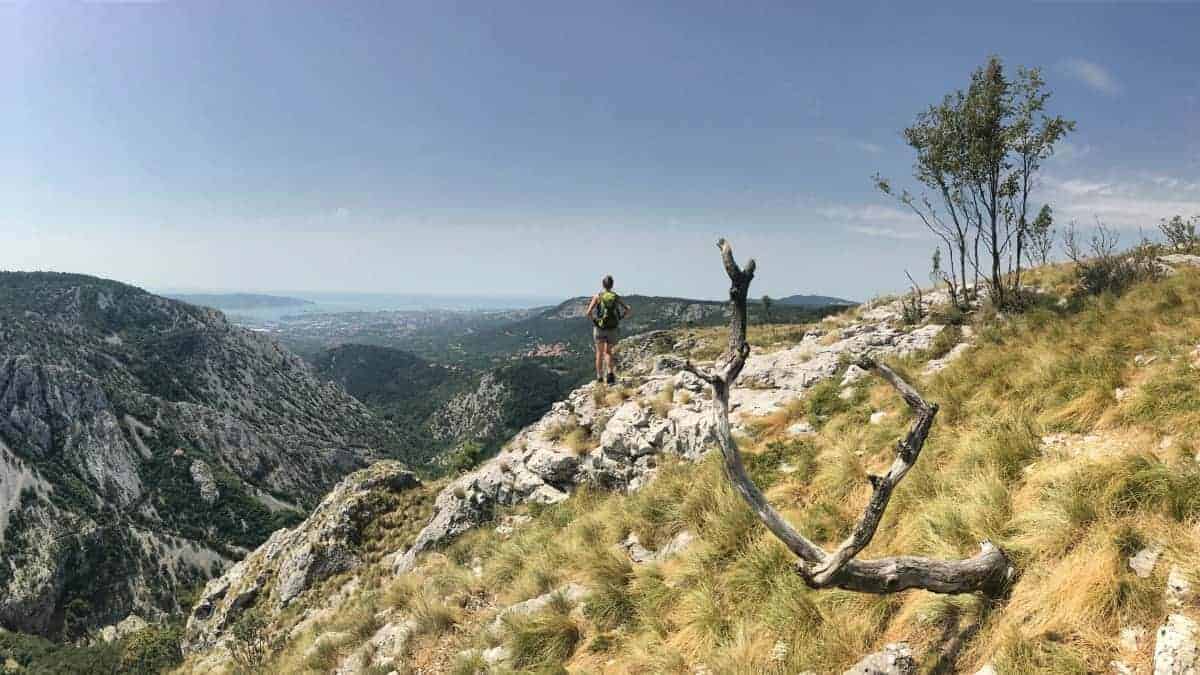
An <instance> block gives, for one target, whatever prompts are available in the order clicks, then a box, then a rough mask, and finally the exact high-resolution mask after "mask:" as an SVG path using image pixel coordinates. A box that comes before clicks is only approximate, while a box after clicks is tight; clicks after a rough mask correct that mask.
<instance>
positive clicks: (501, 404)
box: [429, 372, 513, 440]
mask: <svg viewBox="0 0 1200 675" xmlns="http://www.w3.org/2000/svg"><path fill="white" fill-rule="evenodd" d="M512 397H513V390H512V388H511V387H509V386H508V385H507V384H506V383H505V382H503V381H502V380H501V379H499V378H498V377H496V373H495V372H487V373H484V374H483V376H482V377H481V378H480V379H479V386H477V387H476V388H475V389H474V390H473V391H469V392H464V393H462V394H459V395H458V396H455V397H454V398H452V399H450V400H449V401H447V402H446V404H445V405H444V406H442V409H441V410H440V411H439V412H438V415H437V416H435V417H434V418H433V419H432V420H431V421H430V425H429V427H430V431H431V432H432V434H433V437H434V439H436V440H452V439H462V438H484V437H488V436H494V435H495V434H496V433H497V432H498V431H499V430H500V426H501V424H502V423H503V411H504V410H505V409H506V408H507V407H510V406H511V405H512Z"/></svg>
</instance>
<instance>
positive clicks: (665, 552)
mask: <svg viewBox="0 0 1200 675" xmlns="http://www.w3.org/2000/svg"><path fill="white" fill-rule="evenodd" d="M695 540H696V536H695V535H693V534H692V533H691V532H689V531H688V530H681V531H680V532H679V533H677V534H676V535H675V536H674V537H671V540H670V541H668V542H667V543H666V544H663V547H662V548H660V549H659V550H657V551H651V550H649V549H647V548H646V547H645V546H642V541H641V539H640V538H639V537H638V536H637V534H636V533H634V532H630V533H629V536H628V537H625V539H624V540H623V541H622V542H621V544H620V546H621V548H623V549H624V550H625V553H626V554H627V555H628V556H629V559H630V560H631V561H633V562H635V563H645V562H661V561H663V560H667V559H669V558H673V557H675V556H677V555H679V554H680V553H682V552H683V551H685V550H686V549H687V548H688V547H689V546H691V545H692V542H694V541H695Z"/></svg>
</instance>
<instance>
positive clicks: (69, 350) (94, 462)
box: [0, 272, 404, 639]
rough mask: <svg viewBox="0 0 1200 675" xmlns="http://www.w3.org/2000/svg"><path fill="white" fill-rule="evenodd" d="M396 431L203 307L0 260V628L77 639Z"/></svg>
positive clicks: (310, 495)
mask: <svg viewBox="0 0 1200 675" xmlns="http://www.w3.org/2000/svg"><path fill="white" fill-rule="evenodd" d="M403 450H404V448H403V444H402V442H401V438H400V436H399V434H398V433H397V432H396V431H395V430H394V429H393V428H392V427H391V426H389V425H388V424H387V423H386V422H384V421H383V420H381V419H379V418H378V417H376V416H375V415H373V414H372V413H371V412H370V411H369V410H368V409H367V408H366V407H364V406H363V405H362V404H361V403H359V402H358V401H356V400H354V399H353V398H352V397H350V396H349V395H347V394H346V392H345V391H344V390H342V389H341V388H340V387H337V386H334V385H330V384H327V383H324V382H321V381H320V380H318V379H317V378H315V377H314V376H313V375H312V373H311V372H310V371H309V369H308V368H307V366H306V365H305V364H304V363H303V362H302V361H301V360H300V359H299V358H298V357H296V356H294V355H293V354H291V353H289V352H287V351H286V350H284V349H282V348H281V347H279V345H278V344H276V343H275V342H274V341H272V340H270V339H268V338H265V337H262V336H260V335H256V334H254V333H251V332H250V331H246V330H243V329H241V328H238V327H236V326H233V325H231V324H230V323H229V322H228V321H227V320H226V318H225V317H224V315H222V314H221V313H220V312H217V311H215V310H210V309H206V308H202V307H196V306H193V305H188V304H185V303H181V302H177V301H174V300H169V299H166V298H162V297H159V296H155V295H152V294H150V293H147V292H145V291H143V290H141V289H138V288H134V287H132V286H127V285H125V284H121V283H117V282H113V281H107V280H104V279H97V278H95V277H89V276H83V275H72V274H53V273H17V272H4V273H0V627H3V628H8V629H11V630H18V631H22V632H26V633H34V634H40V635H47V636H53V637H62V638H69V639H75V638H77V637H81V636H82V635H84V634H85V633H86V632H87V631H89V630H93V629H96V628H99V627H100V626H103V625H105V624H115V623H117V622H118V621H121V620H123V619H125V618H126V617H127V616H128V615H129V614H131V613H138V614H141V615H143V616H144V617H149V618H155V617H160V616H168V615H171V614H176V613H178V612H179V611H180V604H181V603H180V600H179V598H180V597H181V596H182V595H184V594H185V593H187V592H189V591H191V590H192V589H193V588H194V587H195V586H197V585H198V584H202V583H203V582H204V581H205V580H207V579H208V578H209V577H211V576H212V575H215V574H219V573H220V572H221V571H222V570H223V569H224V568H225V567H226V566H227V565H228V564H229V563H230V562H231V561H232V560H235V559H237V558H239V557H241V556H242V555H244V553H245V552H246V551H248V550H250V549H253V548H254V547H256V546H258V545H259V544H261V543H262V542H263V540H264V539H266V537H267V535H269V534H270V533H271V532H272V531H274V530H276V529H278V528H279V527H281V526H285V525H291V524H295V523H296V522H298V521H300V520H302V518H303V513H304V511H305V509H306V508H307V507H308V506H311V505H312V504H314V503H315V502H316V501H317V500H318V499H319V498H320V497H321V495H323V494H324V493H325V492H326V491H327V490H328V489H329V488H330V487H332V486H333V485H334V484H336V483H337V482H338V481H339V480H340V479H341V478H343V477H344V476H345V475H346V474H348V473H350V472H352V471H354V470H355V469H357V468H360V467H362V466H364V465H366V464H367V463H369V462H371V461H373V460H374V459H376V458H379V457H380V456H388V455H389V454H391V453H396V454H400V453H401V452H402V451H403Z"/></svg>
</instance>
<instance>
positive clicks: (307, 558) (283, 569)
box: [183, 461, 419, 652]
mask: <svg viewBox="0 0 1200 675" xmlns="http://www.w3.org/2000/svg"><path fill="white" fill-rule="evenodd" d="M417 485H419V482H418V480H417V478H416V476H415V475H413V474H412V473H411V472H409V471H407V470H406V469H405V468H404V466H403V465H402V464H400V463H399V462H392V461H387V462H379V463H377V464H374V465H372V466H370V467H368V468H366V469H362V470H360V471H357V472H355V473H353V474H350V475H349V476H347V477H346V478H345V479H344V480H343V481H342V482H341V483H339V484H338V485H337V486H336V487H334V489H333V490H332V491H331V492H330V493H329V494H328V495H326V497H325V498H324V499H322V500H321V503H320V504H318V505H317V507H316V508H315V509H314V510H313V512H312V513H311V514H310V515H309V516H308V518H306V519H305V520H304V522H302V523H300V524H299V525H297V526H296V527H295V528H292V529H290V530H289V529H281V530H277V531H276V532H275V533H274V534H272V535H271V537H270V538H269V539H268V540H267V542H266V543H265V544H263V545H262V546H260V547H259V548H258V549H257V550H255V551H254V552H253V553H251V554H250V555H248V556H246V557H245V558H244V559H242V560H241V561H240V562H238V563H237V564H236V565H234V566H233V567H232V568H230V569H229V571H228V572H226V573H225V574H224V575H222V576H221V577H218V578H216V579H213V580H212V581H209V582H208V584H207V585H206V586H205V587H204V591H203V593H202V594H201V596H200V600H199V601H198V602H197V603H196V606H195V607H194V608H193V609H192V612H191V615H190V616H189V617H188V621H187V629H186V632H185V635H184V642H183V647H184V650H185V651H186V652H196V651H201V650H204V649H207V648H210V647H212V646H213V645H215V644H218V643H219V642H221V641H222V640H223V639H224V638H225V637H226V635H225V631H226V630H227V629H228V628H229V626H231V625H232V624H233V623H234V622H235V621H236V620H237V619H238V617H239V616H240V615H241V614H242V612H243V611H244V610H245V609H246V608H247V607H249V606H251V605H258V606H259V607H262V608H264V610H265V611H266V612H268V613H272V612H277V611H279V610H281V609H283V608H284V607H286V606H287V605H288V604H289V603H291V601H292V600H294V599H295V598H296V597H297V596H299V595H300V594H301V593H303V592H304V591H306V590H308V589H309V588H311V587H312V586H313V585H314V584H316V583H318V582H320V581H322V580H324V579H327V578H329V577H330V576H333V575H334V574H337V573H339V572H344V571H346V570H349V569H352V568H353V567H355V566H357V565H358V564H360V563H361V560H360V559H359V554H358V549H359V547H358V542H359V541H360V539H361V536H362V533H363V531H364V530H365V528H366V527H367V526H368V525H369V524H370V523H371V522H372V521H373V519H374V518H375V516H377V515H379V514H380V513H382V512H384V511H385V510H386V509H387V508H388V507H389V504H390V500H389V499H388V497H390V496H392V495H394V494H397V493H400V492H403V491H405V490H409V489H412V488H414V487H416V486H417Z"/></svg>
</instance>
